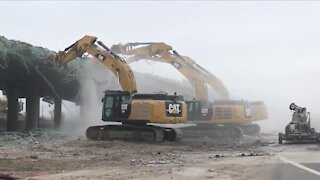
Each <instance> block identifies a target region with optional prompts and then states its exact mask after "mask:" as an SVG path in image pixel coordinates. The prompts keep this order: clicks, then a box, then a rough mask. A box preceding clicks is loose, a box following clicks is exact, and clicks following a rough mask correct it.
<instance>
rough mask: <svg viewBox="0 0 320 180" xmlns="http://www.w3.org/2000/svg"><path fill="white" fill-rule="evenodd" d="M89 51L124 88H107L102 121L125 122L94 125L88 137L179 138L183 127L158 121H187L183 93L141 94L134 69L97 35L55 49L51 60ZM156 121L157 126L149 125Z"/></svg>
mask: <svg viewBox="0 0 320 180" xmlns="http://www.w3.org/2000/svg"><path fill="white" fill-rule="evenodd" d="M85 53H88V54H90V55H91V56H93V57H94V58H97V59H98V60H99V61H100V62H101V63H102V64H103V65H105V66H106V68H107V69H109V70H111V72H112V73H113V74H114V75H115V76H116V77H117V78H118V80H119V83H120V85H121V87H122V90H118V91H111V90H107V91H105V92H104V93H105V95H104V98H103V110H102V120H103V121H106V122H121V124H117V125H114V124H113V125H104V126H92V127H89V128H88V129H87V130H86V136H87V138H89V139H93V140H109V139H111V140H112V139H123V140H139V141H156V142H159V141H163V140H170V141H174V140H176V139H177V138H178V137H179V135H180V131H179V129H174V128H168V127H161V126H157V124H176V123H185V122H186V117H187V109H186V107H187V106H186V103H185V101H184V99H183V96H180V95H176V94H174V95H168V94H162V93H158V94H157V93H154V94H153V93H152V94H139V93H137V87H136V81H135V77H134V74H133V72H132V70H131V68H130V67H129V66H128V65H127V64H126V62H125V60H124V59H122V58H121V57H119V56H118V55H116V54H114V53H113V52H112V51H111V50H110V49H109V48H108V47H107V46H106V45H104V44H103V43H102V42H101V41H97V38H96V37H94V36H84V37H83V38H81V39H80V40H78V41H76V42H75V43H74V44H72V45H71V46H69V47H67V48H66V49H65V50H64V51H59V52H52V55H51V56H50V61H51V63H52V64H53V65H55V66H63V65H65V64H67V63H68V62H70V61H72V60H74V59H76V58H81V57H82V56H83V55H84V54H85ZM148 123H153V124H154V123H155V124H156V125H149V124H148Z"/></svg>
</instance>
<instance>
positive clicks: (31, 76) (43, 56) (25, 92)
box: [0, 36, 80, 131]
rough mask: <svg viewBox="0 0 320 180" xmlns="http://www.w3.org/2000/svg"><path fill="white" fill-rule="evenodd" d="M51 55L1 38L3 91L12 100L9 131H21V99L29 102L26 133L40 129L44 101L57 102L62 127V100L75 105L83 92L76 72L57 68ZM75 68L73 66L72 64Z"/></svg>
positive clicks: (56, 116) (57, 119)
mask: <svg viewBox="0 0 320 180" xmlns="http://www.w3.org/2000/svg"><path fill="white" fill-rule="evenodd" d="M50 54H51V51H50V50H48V49H45V48H42V47H36V46H32V45H30V44H28V43H24V42H20V41H15V40H8V39H6V38H5V37H3V36H0V90H2V91H3V93H4V95H6V96H7V99H8V110H7V123H6V129H7V131H16V130H18V109H19V108H18V106H19V104H18V99H19V98H26V118H25V123H24V129H27V130H30V129H36V128H38V126H39V108H40V97H51V98H52V99H53V100H54V104H55V105H54V126H55V127H59V126H60V123H61V103H62V100H68V101H73V102H75V101H76V100H77V97H76V96H75V95H77V94H79V92H80V90H79V89H80V85H79V82H78V81H77V78H76V77H74V76H71V75H70V74H72V73H73V71H75V68H73V69H72V68H57V67H55V66H53V65H52V64H51V63H50ZM71 65H72V64H71Z"/></svg>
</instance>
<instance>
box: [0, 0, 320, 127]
mask: <svg viewBox="0 0 320 180" xmlns="http://www.w3.org/2000/svg"><path fill="white" fill-rule="evenodd" d="M319 10H320V2H314V1H310V2H296V1H294V2H287V1H281V2H275V1H272V2H262V1H257V2H254V1H249V2H234V1H228V2H215V1H213V2H208V1H205V2H189V1H188V2H181V1H177V2H171V1H163V2H160V1H159V2H146V1H142V2H131V1H130V2H125V1H121V2H100V1H99V2H84V1H81V2H75V1H70V2H53V1H52V2H51V1H50V2H36V1H32V2H0V22H1V28H0V35H3V36H6V37H7V38H9V39H17V40H21V41H26V42H28V43H31V44H33V45H39V46H43V47H47V48H49V49H51V50H55V51H58V50H63V49H64V48H65V47H67V46H69V45H71V44H72V43H74V42H75V41H76V40H77V39H79V38H81V37H82V36H83V35H86V34H88V35H94V36H97V37H98V38H99V39H100V40H101V41H103V42H104V43H105V44H106V45H108V46H111V45H112V44H117V43H120V42H122V43H125V42H136V41H140V42H143V41H146V42H150V41H155V42H160V41H162V42H165V43H167V44H170V45H172V46H173V48H174V49H175V50H177V51H178V52H179V53H180V54H182V55H186V56H189V57H191V58H193V59H194V60H195V61H196V62H198V63H199V64H200V65H202V66H204V67H205V68H207V69H208V70H209V71H210V72H212V73H213V74H214V75H216V76H217V77H219V78H220V79H221V80H222V81H223V82H224V83H225V85H226V86H227V88H228V89H229V91H230V94H231V96H232V97H233V98H236V99H241V98H242V99H249V100H264V101H265V102H266V103H267V105H268V106H270V107H271V109H277V108H278V109H279V108H280V109H281V110H279V113H280V114H281V117H282V116H283V118H284V119H285V120H283V119H279V118H280V115H279V117H278V116H276V115H274V114H271V115H270V116H271V117H270V118H271V119H272V121H269V122H266V123H267V124H268V123H269V125H272V124H274V122H278V121H279V122H280V121H281V122H282V124H285V123H286V122H287V121H289V119H290V116H291V113H290V111H289V110H288V106H289V104H290V103H291V102H295V103H296V104H298V105H301V106H307V108H308V110H310V111H311V114H319V121H320V113H319V112H320V106H319V103H318V99H320V93H319V92H320V85H318V82H317V81H318V79H317V77H319V75H320V71H319V69H320V67H319V64H320V63H319V59H320V51H319V49H320V24H319V18H320V11H319ZM132 67H133V69H134V70H137V71H141V72H149V73H153V74H158V75H161V76H164V77H168V78H172V79H177V80H179V79H181V78H182V76H181V75H180V74H179V73H178V72H177V71H176V70H175V69H173V68H172V67H171V66H169V65H163V64H160V63H156V64H154V65H152V66H150V65H149V64H147V63H136V64H133V65H132ZM146 68H148V69H146ZM282 113H283V114H282ZM288 118H289V119H288ZM314 119H315V118H314ZM280 126H281V125H280ZM281 128H282V127H281Z"/></svg>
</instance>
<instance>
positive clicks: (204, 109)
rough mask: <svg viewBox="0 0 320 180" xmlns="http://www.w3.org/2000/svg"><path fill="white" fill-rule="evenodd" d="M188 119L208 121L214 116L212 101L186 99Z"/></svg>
mask: <svg viewBox="0 0 320 180" xmlns="http://www.w3.org/2000/svg"><path fill="white" fill-rule="evenodd" d="M186 103H187V108H188V114H187V117H188V121H197V120H198V121H203V120H204V121H206V120H210V119H211V117H212V103H210V102H208V101H197V100H192V101H186Z"/></svg>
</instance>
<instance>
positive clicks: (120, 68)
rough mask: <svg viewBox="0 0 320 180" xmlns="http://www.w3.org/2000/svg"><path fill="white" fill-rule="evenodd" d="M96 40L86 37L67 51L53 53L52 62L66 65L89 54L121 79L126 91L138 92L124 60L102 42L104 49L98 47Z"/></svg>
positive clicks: (92, 37)
mask: <svg viewBox="0 0 320 180" xmlns="http://www.w3.org/2000/svg"><path fill="white" fill-rule="evenodd" d="M96 40H97V38H96V37H94V36H84V37H83V38H81V39H80V40H78V41H77V42H75V43H74V44H72V45H71V46H69V47H68V48H66V49H65V51H59V52H58V53H53V55H52V58H51V60H52V62H53V64H55V65H65V64H67V63H68V62H70V61H72V60H74V59H76V58H78V57H79V58H81V57H82V56H83V54H84V53H89V54H90V55H92V56H94V57H95V58H97V59H98V60H99V61H100V62H101V63H102V64H104V65H105V66H106V67H107V68H108V69H110V70H111V71H112V72H113V74H114V75H115V76H116V77H117V78H119V83H120V85H121V87H122V89H123V90H124V91H128V92H131V93H135V92H137V87H136V81H135V78H134V74H133V72H132V70H131V68H130V67H129V66H128V65H127V64H126V62H125V61H124V60H123V59H122V58H120V57H119V56H118V55H116V54H114V53H112V51H110V50H109V49H108V48H107V47H106V46H105V45H104V44H103V43H102V42H100V41H98V42H97V43H98V45H100V46H101V47H102V48H101V47H99V46H98V45H96V44H95V43H96Z"/></svg>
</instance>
